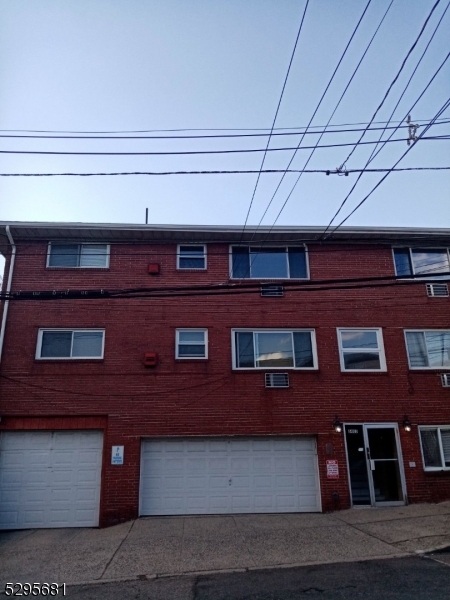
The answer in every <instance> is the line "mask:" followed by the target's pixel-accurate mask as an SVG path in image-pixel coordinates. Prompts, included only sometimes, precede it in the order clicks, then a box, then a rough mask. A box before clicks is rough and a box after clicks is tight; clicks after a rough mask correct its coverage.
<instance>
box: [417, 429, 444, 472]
mask: <svg viewBox="0 0 450 600" xmlns="http://www.w3.org/2000/svg"><path fill="white" fill-rule="evenodd" d="M420 439H421V441H422V451H423V460H424V463H425V467H441V466H442V459H441V452H440V449H439V438H438V432H437V429H422V430H421V431H420Z"/></svg>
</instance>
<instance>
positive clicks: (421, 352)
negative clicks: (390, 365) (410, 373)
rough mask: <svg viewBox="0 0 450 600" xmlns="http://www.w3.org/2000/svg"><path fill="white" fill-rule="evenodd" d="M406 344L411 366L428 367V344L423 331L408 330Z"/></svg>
mask: <svg viewBox="0 0 450 600" xmlns="http://www.w3.org/2000/svg"><path fill="white" fill-rule="evenodd" d="M406 346H407V350H408V356H409V364H410V365H411V367H428V355H427V346H426V344H425V335H424V333H423V332H422V331H407V332H406Z"/></svg>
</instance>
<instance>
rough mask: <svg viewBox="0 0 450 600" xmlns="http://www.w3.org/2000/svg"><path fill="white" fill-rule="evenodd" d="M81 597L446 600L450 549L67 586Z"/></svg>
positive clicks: (89, 599) (70, 595)
mask: <svg viewBox="0 0 450 600" xmlns="http://www.w3.org/2000/svg"><path fill="white" fill-rule="evenodd" d="M66 597H68V598H77V600H94V599H95V600H104V599H105V600H106V599H108V600H116V599H117V600H119V599H120V600H122V599H125V600H127V599H136V600H145V599H149V600H150V599H151V600H303V599H304V600H314V599H319V598H320V600H358V599H361V600H411V599H413V600H448V599H449V598H450V550H447V551H445V552H442V553H435V554H432V555H430V556H427V557H425V556H424V557H411V558H410V557H407V558H400V559H386V560H372V561H364V562H359V563H337V564H328V565H318V566H309V567H299V568H294V569H271V570H264V571H250V572H245V573H227V574H218V575H200V576H196V577H194V576H184V577H171V578H162V579H155V580H150V581H145V580H137V581H136V580H135V581H132V582H120V583H103V584H94V585H85V586H71V587H68V588H67V594H66Z"/></svg>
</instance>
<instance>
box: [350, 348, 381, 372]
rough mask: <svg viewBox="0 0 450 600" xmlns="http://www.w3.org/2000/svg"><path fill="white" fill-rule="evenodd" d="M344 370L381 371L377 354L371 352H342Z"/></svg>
mask: <svg viewBox="0 0 450 600" xmlns="http://www.w3.org/2000/svg"><path fill="white" fill-rule="evenodd" d="M344 365H345V369H349V370H351V369H378V370H379V369H381V363H380V356H379V354H375V353H373V354H372V353H371V352H344Z"/></svg>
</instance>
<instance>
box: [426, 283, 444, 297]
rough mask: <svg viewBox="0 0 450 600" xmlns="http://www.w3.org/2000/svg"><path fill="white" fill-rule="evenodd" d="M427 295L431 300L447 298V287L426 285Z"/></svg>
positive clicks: (439, 284) (442, 284)
mask: <svg viewBox="0 0 450 600" xmlns="http://www.w3.org/2000/svg"><path fill="white" fill-rule="evenodd" d="M426 288H427V295H428V296H430V297H431V298H447V297H448V295H449V294H448V285H447V284H446V283H427V284H426Z"/></svg>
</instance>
